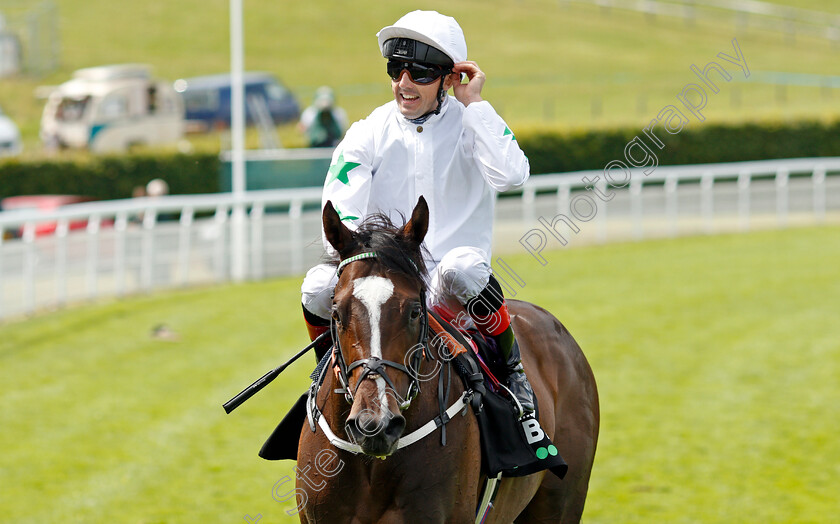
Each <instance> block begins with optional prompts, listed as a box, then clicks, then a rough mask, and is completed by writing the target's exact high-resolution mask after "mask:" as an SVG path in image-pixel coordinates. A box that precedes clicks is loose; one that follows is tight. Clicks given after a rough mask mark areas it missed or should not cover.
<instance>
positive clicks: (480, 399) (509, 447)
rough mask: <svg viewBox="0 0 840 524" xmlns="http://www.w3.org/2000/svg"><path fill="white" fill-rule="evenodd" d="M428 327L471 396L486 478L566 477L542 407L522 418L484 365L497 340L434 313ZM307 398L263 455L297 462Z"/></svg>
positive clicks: (275, 433)
mask: <svg viewBox="0 0 840 524" xmlns="http://www.w3.org/2000/svg"><path fill="white" fill-rule="evenodd" d="M429 325H430V327H431V328H432V331H433V332H434V338H437V339H438V340H439V341H440V343H442V344H445V345H446V347H447V351H448V352H449V356H450V357H451V358H452V362H453V364H454V368H455V370H456V372H457V374H458V376H459V377H460V379H461V380H462V382H463V383H464V387H465V388H466V389H468V390H470V391H472V392H473V394H472V399H471V402H470V404H471V406H472V409H473V412H474V413H475V416H476V419H477V421H478V425H479V429H480V435H481V457H482V472H483V473H484V474H486V475H487V476H488V477H498V476H499V475H501V476H507V477H520V476H525V475H530V474H532V473H536V472H538V471H542V470H546V469H548V470H550V471H551V472H552V473H554V474H555V475H557V476H558V477H560V478H563V477H564V476H565V474H566V470H567V469H568V466H567V465H566V462H565V461H564V460H563V458H562V457H561V456H560V454H559V453H558V451H557V447H556V446H555V445H554V444H553V443H552V442H551V439H549V438H548V435H546V433H545V431H543V429H542V428H541V427H540V424H539V406H536V412H535V413H530V414H527V415H525V416H524V417H520V412H519V408H518V406H517V405H516V402H515V401H514V400H513V395H511V394H510V392H508V391H507V390H506V388H505V387H504V386H503V385H502V384H501V382H500V381H499V380H498V379H496V377H495V374H494V373H493V371H492V370H491V368H490V366H488V365H487V364H486V362H493V361H497V360H498V359H492V358H489V356H490V355H492V352H493V351H495V347H494V345H493V341H492V340H491V339H485V338H484V337H483V336H482V335H481V334H480V333H478V332H477V331H472V330H470V331H460V330H458V329H457V328H455V327H454V326H452V325H451V324H450V323H449V322H447V321H446V320H444V319H443V318H441V317H440V316H439V315H438V314H437V313H435V312H434V311H432V310H429ZM329 359H330V353H329V352H328V353H327V354H326V355H325V356H324V358H323V359H322V360H321V362H320V363H319V364H318V367H317V368H316V370H315V372H313V374H312V376H311V377H312V379H313V381H317V380H319V378H323V376H324V373H321V370H322V369H323V367H324V366H326V365H329ZM446 389H447V390H448V389H449V388H448V387H447V388H446ZM307 397H308V393H304V394H303V395H301V397H300V398H299V399H298V401H297V402H296V403H295V404H294V406H292V408H291V410H290V411H289V412H288V413H287V414H286V416H285V417H284V418H283V420H282V421H281V422H280V424H278V425H277V427H276V428H275V430H274V431H273V432H272V433H271V435H270V436H269V437H268V439H267V440H266V441H265V443H264V444H263V446H262V448H261V449H260V452H259V456H260V457H262V458H264V459H266V460H296V459H297V450H298V443H299V438H300V433H301V429H302V428H303V425H304V423H305V421H306V417H307V405H306V404H307ZM439 400H440V399H439ZM439 427H440V429H441V444H442V445H445V442H446V440H445V435H446V433H445V431H446V426H445V423H444V424H441V425H440V426H439Z"/></svg>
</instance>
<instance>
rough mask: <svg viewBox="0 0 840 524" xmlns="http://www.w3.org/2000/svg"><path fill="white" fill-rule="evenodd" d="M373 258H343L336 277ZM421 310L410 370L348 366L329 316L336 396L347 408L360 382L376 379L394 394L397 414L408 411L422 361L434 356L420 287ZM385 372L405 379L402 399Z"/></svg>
mask: <svg viewBox="0 0 840 524" xmlns="http://www.w3.org/2000/svg"><path fill="white" fill-rule="evenodd" d="M376 257H377V255H376V252H374V251H366V252H364V253H360V254H358V255H355V256H352V257H349V258H346V259H344V260H342V261H341V263H339V265H338V269H337V273H338V275H339V276H341V271H342V270H343V269H344V268H345V267H346V266H347V265H348V264H350V263H351V262H356V261H357V260H364V259H368V258H376ZM408 260H409V262H411V264H412V266H414V269H415V271H417V266H416V265H415V264H414V262H413V261H411V259H408ZM418 274H419V271H418ZM420 307H421V316H420V337H419V340H418V341H417V344H416V345H414V346H412V348H418V346H419V348H422V349H421V350H420V351H418V350H417V349H413V353H412V354H411V365H410V369H409V368H407V367H406V366H404V365H403V364H400V363H398V362H393V361H391V360H384V359H381V358H377V357H370V358H363V359H359V360H356V361H353V362H351V363H350V364H349V365H348V364H347V361H346V359H345V358H344V352H343V351H342V349H341V342H340V341H339V339H338V325H337V324H336V319H335V315H333V316H332V318H331V319H330V334H331V335H332V339H333V346H334V348H335V349H334V355H335V361H336V364H337V366H338V380H339V382H341V386H342V389H337V390H335V392H336V393H343V394H344V398H345V399H346V400H347V402H348V403H349V404H352V403H353V400H354V398H355V397H354V396H355V393H356V392H357V391H358V390H359V386H361V384H362V382H363V381H364V380H365V379H366V378H370V379H376V378H378V377H382V378H383V379H384V380H385V383H386V384H388V386H389V387H390V388H391V390H393V391H394V394H395V395H397V397H398V400H399V403H400V410H405V409H408V407H409V406H410V405H411V401H412V400H414V397H416V396H417V394H418V393H419V392H420V378H419V377H418V371H419V369H420V361H421V359H422V358H423V356H424V355H425V357H426V360H434V355H433V354H432V351H431V350H430V348H429V347H428V338H429V312H428V310H427V309H426V292H425V289H424V288H422V287H421V290H420ZM419 348H418V349H419ZM356 368H362V374H361V375H360V376H359V380H358V381H357V382H356V387H355V388H354V389H352V390H351V388H350V374H351V373H352V372H353V371H354V370H355V369H356ZM386 368H393V369H396V370H397V371H400V372H402V373H405V374H406V375H408V377H409V384H408V390H407V391H406V394H405V396H404V397H400V396H399V393H397V388H396V387H395V386H394V382H393V381H392V380H391V377H389V376H388V372H387V371H386Z"/></svg>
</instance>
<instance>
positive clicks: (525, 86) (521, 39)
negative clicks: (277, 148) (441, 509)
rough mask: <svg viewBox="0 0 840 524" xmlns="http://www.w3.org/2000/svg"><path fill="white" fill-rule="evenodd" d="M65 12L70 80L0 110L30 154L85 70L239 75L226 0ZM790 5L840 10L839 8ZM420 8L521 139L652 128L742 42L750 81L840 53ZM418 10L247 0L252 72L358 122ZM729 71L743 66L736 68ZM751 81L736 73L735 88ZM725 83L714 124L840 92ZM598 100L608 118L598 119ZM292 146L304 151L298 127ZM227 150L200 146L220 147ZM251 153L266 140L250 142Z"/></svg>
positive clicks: (505, 9)
mask: <svg viewBox="0 0 840 524" xmlns="http://www.w3.org/2000/svg"><path fill="white" fill-rule="evenodd" d="M56 3H57V5H58V6H59V13H60V20H59V26H60V35H61V54H60V57H61V62H60V63H61V69H60V70H59V71H57V72H55V73H53V74H50V75H49V76H48V77H46V78H40V79H36V78H18V79H4V80H3V81H2V84H0V106H2V107H3V108H4V110H5V111H6V112H7V113H9V114H10V116H11V117H12V118H13V119H14V120H16V121H17V122H18V124H19V125H20V126H21V128H22V132H23V133H24V136H25V139H26V146H27V150H28V151H29V154H30V155H37V154H39V150H40V144H39V143H38V139H37V132H38V127H39V116H40V112H41V110H42V107H43V103H42V102H41V101H38V100H35V98H34V96H33V92H34V88H35V87H36V86H37V85H40V84H53V85H54V84H58V83H60V82H63V81H65V80H67V79H68V78H69V76H70V74H71V72H72V71H73V70H75V69H78V68H81V67H88V66H95V65H102V64H108V63H123V62H146V63H149V64H152V65H153V66H154V68H155V72H156V73H157V74H158V75H159V76H161V77H163V78H166V79H169V80H175V79H176V78H179V77H187V76H193V75H201V74H209V73H215V72H219V71H224V70H226V69H227V68H229V64H230V58H229V47H228V46H229V36H228V2H226V1H223V0H212V1H207V0H181V1H179V2H161V1H153V2H117V3H115V2H107V1H105V0H84V1H81V0H57V2H56ZM777 3H786V4H787V5H799V6H802V7H809V8H812V9H822V10H825V11H829V12H838V8H837V4H836V2H833V1H832V0H812V1H809V2H807V3H803V2H794V1H793V0H789V1H786V2H780V1H778V2H777ZM416 7H419V8H426V9H437V10H439V11H441V12H444V13H447V14H451V15H453V16H455V17H456V18H457V19H458V20H459V22H460V23H461V25H462V27H463V28H464V31H465V33H466V36H467V40H468V44H469V50H470V52H469V54H470V57H471V58H472V59H474V60H476V61H477V62H478V63H479V64H480V65H481V67H482V69H484V71H485V72H486V74H487V78H488V80H487V84H486V85H485V90H484V94H485V96H486V98H487V99H488V100H490V101H491V102H493V103H494V105H496V106H497V108H498V109H499V110H500V111H501V112H502V114H503V116H505V118H506V119H507V120H508V122H509V123H510V124H511V125H512V126H513V127H514V128H515V129H519V130H523V129H525V128H528V127H544V126H545V127H565V128H569V127H593V126H594V127H610V126H615V125H628V126H640V127H644V126H646V125H647V123H648V122H649V121H650V119H651V118H653V117H654V116H655V115H656V113H657V112H658V111H659V109H661V108H662V107H663V106H665V105H666V104H672V103H677V102H676V98H675V97H676V95H677V94H678V93H679V92H680V90H681V89H682V88H683V86H685V85H686V84H688V83H692V82H697V79H696V77H695V76H694V75H693V74H692V73H691V71H690V70H689V66H691V65H692V64H697V65H699V66H701V67H702V66H704V65H705V64H706V63H707V62H709V61H711V60H718V61H719V59H716V58H715V57H716V55H717V53H719V52H728V53H729V54H732V52H731V49H732V47H731V43H730V42H731V40H732V38H733V37H737V38H738V41H739V42H740V46H741V48H742V50H743V53H744V55H745V57H746V59H747V63H748V65H749V68H750V70H751V71H753V72H760V71H788V72H797V73H811V74H835V75H836V74H837V68H836V64H837V60H838V53H840V49H837V48H836V47H835V48H832V45H831V44H830V42H829V41H827V40H825V39H814V38H808V37H799V38H797V39H796V41H795V42H794V43H791V42H789V40H788V39H787V37H786V36H785V35H784V34H781V33H775V32H767V31H760V30H756V29H747V30H746V31H742V30H739V29H738V28H737V26H736V23H735V19H734V17H732V16H728V15H727V16H718V17H715V18H702V19H700V20H699V21H698V22H697V24H696V25H694V26H687V25H686V24H685V23H684V22H683V21H682V20H680V19H674V18H666V17H660V18H657V19H654V20H651V19H649V18H647V17H645V16H644V15H642V14H639V13H635V12H629V11H622V10H615V9H614V10H612V11H610V12H604V11H602V10H601V9H599V8H597V7H595V6H587V5H579V4H567V3H565V2H562V1H559V2H558V1H557V0H524V1H518V2H510V1H507V0H489V1H478V0H463V1H461V2H457V3H453V2H445V1H443V0H434V1H426V2H420V3H419V4H416ZM408 9H409V7H406V6H405V5H402V4H398V3H393V2H391V3H386V2H377V1H374V0H360V1H358V2H354V3H353V4H352V6H351V5H349V4H346V3H342V2H327V1H320V2H288V3H284V4H282V5H279V4H277V2H273V1H270V0H249V1H248V2H245V13H244V21H245V32H246V42H245V50H246V57H245V64H246V68H247V69H251V70H268V71H272V72H274V73H277V74H278V75H279V76H280V77H281V78H283V79H284V80H285V81H286V82H287V83H288V84H289V85H290V87H291V88H292V89H293V90H294V91H295V92H296V93H297V94H298V95H299V96H300V98H301V101H302V102H303V103H304V104H306V103H308V102H309V101H310V97H311V95H312V93H313V91H314V89H315V88H316V87H317V86H319V85H322V84H328V85H331V86H333V87H335V88H336V89H337V92H338V101H339V103H340V104H341V105H343V106H344V107H345V108H346V109H347V111H348V113H349V116H350V118H351V120H356V119H359V118H362V117H364V116H366V115H367V114H368V113H369V112H370V111H371V109H372V108H374V107H376V106H377V105H379V104H381V103H383V102H385V101H387V100H388V99H389V98H390V92H389V88H388V80H387V78H386V76H385V74H384V67H383V60H382V58H381V57H380V56H379V55H378V50H377V48H376V39H375V38H374V34H375V33H376V32H377V31H378V30H379V29H380V28H382V27H383V26H385V25H388V24H390V23H392V22H393V21H395V20H396V19H397V18H398V17H399V16H401V15H402V14H404V13H405V11H407V10H408ZM723 65H724V66H728V68H729V69H730V70H733V69H734V68H735V66H733V65H728V64H726V63H724V64H723ZM739 76H743V75H742V74H741V73H740V72H737V74H736V75H735V78H736V79H737V78H738V77H739ZM735 89H736V80H733V81H732V83H729V84H724V86H723V87H722V88H721V93H719V94H717V95H714V96H712V97H711V98H710V100H709V103H708V105H707V108H706V116H707V117H708V118H709V119H710V120H713V121H733V120H737V121H740V120H754V119H759V120H762V119H763V120H767V119H776V120H777V119H790V118H801V117H809V118H830V117H835V118H836V117H837V116H838V110H837V107H838V105H837V100H838V99H840V91H838V90H837V89H833V90H827V91H826V90H821V89H820V88H819V87H798V88H790V89H789V90H788V91H787V93H786V95H785V97H784V98H782V97H781V95H780V94H779V93H777V91H776V88H775V87H774V86H769V85H764V84H758V83H738V84H737V90H738V94H737V95H736V96H734V97H733V94H732V92H733V90H735ZM593 100H595V101H596V102H595V103H596V105H599V106H600V109H599V110H598V111H596V113H597V114H596V115H595V116H593V109H592V106H593ZM283 137H284V143H286V144H287V145H301V144H302V142H303V140H302V138H301V137H299V136H297V134H296V133H295V132H294V131H293V130H291V129H284V130H283ZM218 144H219V139H218V137H215V138H214V139H212V140H210V141H206V140H198V141H196V147H201V148H204V147H209V148H218ZM251 145H252V147H254V146H256V141H252V143H251Z"/></svg>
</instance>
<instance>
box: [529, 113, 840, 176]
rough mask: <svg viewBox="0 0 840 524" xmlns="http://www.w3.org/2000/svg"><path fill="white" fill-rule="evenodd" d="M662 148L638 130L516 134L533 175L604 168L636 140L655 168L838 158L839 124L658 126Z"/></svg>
mask: <svg viewBox="0 0 840 524" xmlns="http://www.w3.org/2000/svg"><path fill="white" fill-rule="evenodd" d="M655 135H656V136H657V137H659V138H660V139H661V140H662V142H663V143H664V144H665V147H664V148H663V149H658V148H655V147H653V143H652V142H651V140H650V139H649V138H647V137H646V136H645V135H644V132H643V130H642V129H641V128H639V129H617V130H605V131H580V132H565V133H558V132H556V131H534V132H528V131H525V132H523V131H518V132H517V133H516V138H517V140H518V141H519V146H520V147H521V148H522V150H523V151H525V154H526V155H528V159H529V160H530V162H531V172H532V173H561V172H566V171H578V170H583V169H602V168H603V167H604V166H605V165H606V164H607V163H609V162H610V161H612V160H623V159H624V146H625V145H626V144H627V142H629V141H630V140H632V139H633V137H635V136H639V138H640V139H642V140H643V141H644V142H645V143H646V144H647V145H648V146H649V147H651V148H652V150H653V151H654V152H655V153H656V155H657V157H658V159H659V165H679V164H705V163H711V162H738V161H744V160H768V159H773V158H800V157H815V156H840V121H835V122H829V123H824V122H811V121H800V122H788V123H761V124H756V123H745V124H698V123H696V122H692V124H689V125H686V126H685V127H684V128H683V129H682V131H680V132H679V133H676V134H673V135H671V134H668V133H667V132H666V131H665V130H664V129H662V128H661V127H657V130H656V132H655Z"/></svg>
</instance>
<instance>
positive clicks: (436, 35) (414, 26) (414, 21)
mask: <svg viewBox="0 0 840 524" xmlns="http://www.w3.org/2000/svg"><path fill="white" fill-rule="evenodd" d="M376 37H377V38H378V39H379V50H380V51H382V56H384V57H386V58H388V55H386V53H385V42H386V41H388V40H390V39H392V38H409V39H412V40H417V41H418V42H422V43H424V44H427V45H430V46H432V47H434V48H436V49H438V50H440V51H442V52H443V53H444V54H446V56H448V57H449V58H451V59H452V62H454V63H457V62H463V61H464V60H466V59H467V41H466V40H465V39H464V31H462V30H461V26H460V25H458V22H456V21H455V19H454V18H452V17H451V16H445V15H442V14H440V13H438V12H437V11H412V12H410V13H408V14H407V15H405V16H403V17H402V18H400V19H399V20H397V22H396V23H395V24H394V25H390V26H388V27H384V28H382V29H381V30H380V31H379V32H378V33H376ZM410 58H413V57H410Z"/></svg>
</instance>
